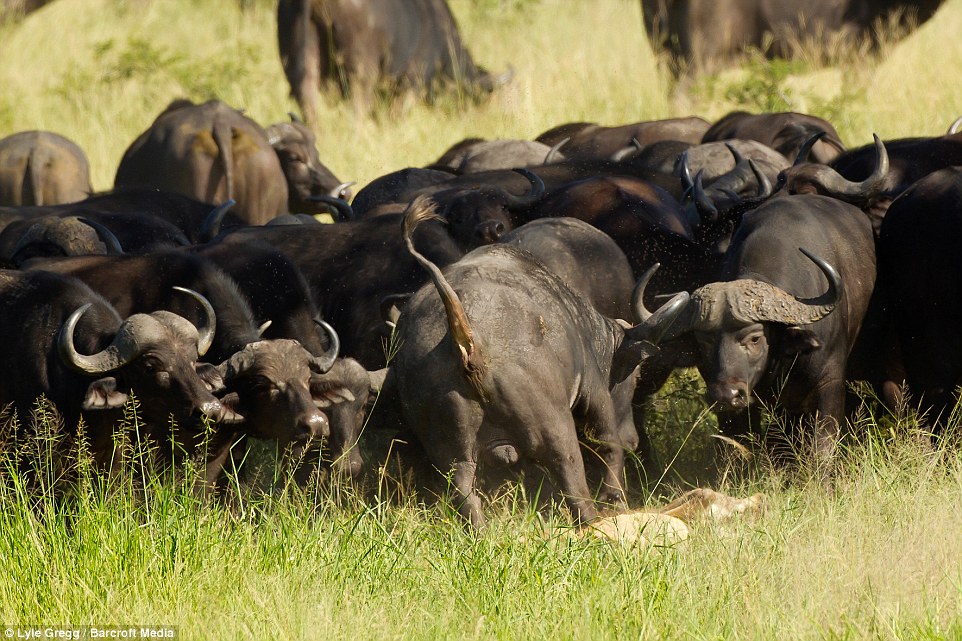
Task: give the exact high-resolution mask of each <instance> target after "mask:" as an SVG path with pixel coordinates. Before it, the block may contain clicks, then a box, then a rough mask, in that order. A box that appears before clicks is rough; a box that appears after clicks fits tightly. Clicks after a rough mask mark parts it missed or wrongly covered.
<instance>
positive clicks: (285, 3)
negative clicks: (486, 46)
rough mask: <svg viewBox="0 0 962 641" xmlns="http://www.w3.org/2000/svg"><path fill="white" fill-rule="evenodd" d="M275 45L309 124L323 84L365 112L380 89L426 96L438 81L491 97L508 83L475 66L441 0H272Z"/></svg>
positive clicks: (292, 89)
mask: <svg viewBox="0 0 962 641" xmlns="http://www.w3.org/2000/svg"><path fill="white" fill-rule="evenodd" d="M277 42H278V47H279V49H280V53H281V64H282V65H283V67H284V74H285V75H286V76H287V80H288V82H289V83H290V85H291V94H292V95H293V96H294V99H295V100H297V103H298V104H299V105H300V107H301V111H302V112H303V114H304V118H305V120H307V122H308V123H309V124H311V125H312V126H313V125H316V124H317V111H318V110H317V101H318V92H319V91H320V89H321V82H322V81H323V82H326V83H329V84H331V85H333V86H334V87H336V88H337V89H338V90H339V91H340V92H341V94H342V95H344V96H348V95H350V96H352V97H353V98H355V99H356V100H357V101H358V103H359V104H362V105H364V106H365V107H370V106H371V104H372V103H373V99H374V92H375V90H376V89H377V88H379V87H385V88H387V89H388V90H389V91H392V92H394V91H397V90H398V89H400V90H407V89H413V90H415V91H419V92H421V93H423V94H426V95H428V96H430V95H431V94H432V93H433V92H434V91H435V90H436V89H437V86H438V85H439V84H440V83H441V82H442V81H453V82H456V83H458V84H459V85H460V86H461V87H463V88H466V89H468V90H481V91H484V92H490V91H492V90H494V89H495V88H496V87H497V86H498V85H499V84H503V83H504V82H506V81H507V80H509V79H510V72H509V73H508V74H505V75H502V76H500V77H495V76H492V75H491V74H489V73H488V72H487V71H485V70H484V69H482V68H481V67H478V66H476V65H475V64H474V61H473V60H472V59H471V54H470V53H468V50H467V48H465V46H464V45H463V44H462V42H461V35H460V34H459V32H458V26H457V23H456V22H455V20H454V16H453V15H452V14H451V10H450V9H449V8H448V5H447V3H446V2H445V0H279V2H278V4H277Z"/></svg>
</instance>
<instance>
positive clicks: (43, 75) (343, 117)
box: [0, 0, 962, 189]
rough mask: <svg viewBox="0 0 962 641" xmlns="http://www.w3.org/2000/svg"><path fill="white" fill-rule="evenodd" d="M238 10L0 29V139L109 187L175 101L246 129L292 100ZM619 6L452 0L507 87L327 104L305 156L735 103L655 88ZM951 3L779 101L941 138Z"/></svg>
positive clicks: (270, 44) (664, 83) (274, 62)
mask: <svg viewBox="0 0 962 641" xmlns="http://www.w3.org/2000/svg"><path fill="white" fill-rule="evenodd" d="M250 4H251V6H250V7H249V8H248V9H247V10H246V11H242V10H241V8H240V3H238V2H237V1H236V0H194V1H187V0H57V1H56V2H54V3H52V4H50V5H48V6H47V7H45V8H43V9H41V10H40V11H38V12H36V13H34V14H32V15H30V16H29V17H27V18H26V19H25V20H23V21H22V22H20V23H17V24H14V25H8V26H5V27H0V87H3V91H2V92H0V135H7V134H10V133H13V132H16V131H21V130H25V129H35V128H40V129H50V130H53V131H58V132H60V133H63V134H65V135H67V136H69V137H71V138H73V139H75V140H76V141H77V142H78V143H79V144H80V145H81V146H82V147H83V148H84V149H85V150H86V151H87V153H88V155H89V156H90V158H91V163H92V165H93V181H94V186H95V188H97V189H107V188H109V187H110V185H111V183H112V181H113V175H114V172H115V170H116V166H117V163H118V161H119V159H120V157H121V155H122V154H123V151H124V149H125V148H126V147H127V145H128V144H130V142H131V141H132V140H133V139H134V137H136V135H137V134H138V133H139V132H140V131H142V130H143V129H144V128H146V126H147V125H148V124H149V123H150V122H151V120H152V119H153V118H154V116H155V115H156V114H157V113H158V112H159V111H160V110H161V109H163V107H164V106H166V104H167V103H168V102H169V101H170V100H173V99H174V98H177V97H181V96H188V97H191V98H193V99H195V100H204V99H207V98H211V97H218V98H221V99H223V100H225V101H226V102H228V103H230V104H232V105H235V106H237V107H244V108H245V109H247V111H248V113H249V114H250V115H251V116H252V117H253V118H255V119H256V120H258V121H259V122H261V123H264V124H267V123H269V122H273V121H277V120H282V119H285V118H286V117H287V116H286V114H287V112H288V111H290V110H293V109H295V108H296V106H295V104H294V103H293V102H292V101H291V100H290V99H289V97H288V86H287V83H286V81H285V79H284V76H283V73H282V70H281V67H280V63H279V60H278V54H277V46H276V42H275V30H274V11H273V3H271V2H267V1H263V0H261V1H256V2H253V3H250ZM639 4H640V3H638V2H637V1H635V0H595V1H593V2H574V1H572V0H532V1H531V2H508V1H506V0H505V1H501V2H497V1H494V0H492V1H489V2H477V3H473V2H469V1H468V0H454V1H453V2H452V5H453V8H454V10H455V13H456V15H457V17H458V19H459V22H460V24H461V27H462V31H463V32H464V36H465V39H466V41H467V42H468V43H469V46H470V48H471V50H472V51H473V53H474V57H475V59H476V60H477V61H478V62H479V63H480V64H483V65H485V66H487V67H488V68H491V69H495V70H498V69H503V68H505V67H506V66H507V65H509V64H511V65H513V66H514V67H515V70H516V74H515V79H514V81H513V83H512V84H511V85H509V86H508V87H506V88H504V89H502V90H501V91H499V92H498V93H497V94H496V95H494V96H493V97H492V98H491V99H490V100H487V101H484V102H482V103H480V104H474V103H472V102H466V103H459V101H458V99H457V98H456V97H452V98H449V99H447V100H445V101H442V103H441V104H439V105H436V106H435V107H433V108H432V107H427V106H425V105H423V104H421V103H419V102H417V101H415V100H413V99H406V100H401V101H399V102H398V103H397V104H395V105H394V106H393V107H391V108H385V109H382V110H380V111H379V112H378V116H377V117H376V118H371V117H370V116H369V115H367V114H360V113H357V112H356V111H355V109H354V108H353V107H352V106H351V105H348V104H343V103H340V102H339V101H337V100H334V99H329V100H328V101H327V102H326V103H325V105H324V107H323V110H322V114H321V116H322V117H321V122H322V126H321V128H320V131H319V132H318V134H319V147H320V150H321V154H322V157H323V158H325V159H326V160H327V162H328V164H329V165H330V166H331V167H332V168H333V169H334V170H335V172H336V173H337V174H338V175H339V176H341V177H342V178H344V179H345V180H347V179H357V180H358V181H359V182H360V183H361V184H364V183H365V182H367V181H369V180H371V179H372V178H374V177H376V176H378V175H381V174H383V173H386V172H388V171H391V170H394V169H397V168H400V167H404V166H411V165H422V164H425V163H427V162H430V161H431V160H433V159H434V158H436V157H437V156H438V155H439V154H440V153H441V152H442V151H443V150H444V149H445V148H447V147H448V146H449V145H450V144H452V143H454V142H456V141H458V140H460V139H461V138H463V137H467V136H480V137H486V138H493V137H518V138H530V137H533V136H535V135H537V134H538V133H540V132H541V131H544V130H545V129H547V128H549V127H552V126H554V125H556V124H560V123H562V122H568V121H574V120H589V121H597V122H601V123H605V124H618V123H623V122H631V121H636V120H643V119H652V118H663V117H668V116H676V115H688V114H691V113H694V114H699V115H702V116H704V117H708V118H716V117H718V116H721V115H723V114H724V113H725V112H726V111H728V110H729V109H731V108H734V107H737V106H739V105H738V104H736V103H734V102H732V100H731V99H730V97H728V96H726V92H725V91H724V87H725V86H726V85H725V83H729V84H730V83H741V82H745V79H744V77H743V76H740V75H739V72H733V73H731V74H727V75H726V76H725V78H724V80H722V81H720V82H721V83H722V84H721V85H720V86H721V89H719V88H718V86H719V85H717V83H716V85H714V86H715V89H714V90H705V87H704V83H696V84H695V86H694V87H693V88H692V89H693V90H692V91H685V92H683V91H675V92H671V91H670V89H669V85H670V82H669V80H668V78H667V76H666V75H665V74H664V73H661V72H659V69H658V67H657V65H656V62H655V59H654V57H653V55H652V53H651V51H650V49H649V48H648V46H647V42H646V40H645V37H644V34H643V30H642V28H641V16H640V9H639ZM960 29H962V0H950V1H949V2H947V3H946V5H945V6H944V7H943V9H942V10H941V11H940V12H939V14H938V15H937V16H936V19H935V20H933V21H931V22H930V23H928V24H926V25H924V26H923V27H922V28H921V29H920V30H919V31H918V32H917V33H915V34H913V35H912V36H910V37H909V38H908V39H906V40H905V41H904V42H902V43H900V44H898V45H896V46H894V47H893V48H892V49H891V51H890V52H889V54H890V55H889V56H888V58H887V59H886V60H885V61H884V62H882V63H881V64H877V63H876V62H875V61H873V60H857V61H851V63H850V64H849V65H846V66H843V67H837V68H824V69H817V70H814V71H812V70H809V69H806V70H804V71H803V72H801V73H798V74H795V75H790V76H789V77H788V78H787V79H785V80H784V86H785V87H788V88H789V94H790V97H791V99H792V106H793V107H795V108H797V109H799V110H811V111H815V112H816V113H823V114H825V115H829V116H833V120H834V121H835V122H837V123H838V125H837V126H838V127H839V128H840V129H841V132H842V135H843V138H845V140H846V141H847V142H848V143H850V144H862V143H864V142H866V141H868V140H869V139H870V136H871V132H872V131H878V132H880V133H882V134H883V135H885V136H889V137H894V136H907V135H922V134H931V133H937V132H940V131H943V130H944V129H945V127H946V126H947V124H948V123H949V122H951V121H952V120H953V119H954V118H955V117H956V116H957V115H958V114H959V113H962V87H960V86H959V85H958V83H956V82H954V74H951V73H950V72H951V70H953V69H957V68H959V65H960V62H962V41H960V40H959V39H958V38H957V37H955V34H957V33H959V31H960Z"/></svg>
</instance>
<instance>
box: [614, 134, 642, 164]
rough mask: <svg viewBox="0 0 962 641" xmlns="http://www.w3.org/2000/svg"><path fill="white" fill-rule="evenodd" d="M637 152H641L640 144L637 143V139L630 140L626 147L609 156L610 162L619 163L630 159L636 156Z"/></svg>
mask: <svg viewBox="0 0 962 641" xmlns="http://www.w3.org/2000/svg"><path fill="white" fill-rule="evenodd" d="M639 151H641V143H640V142H638V139H637V138H632V139H631V142H629V143H628V145H627V146H626V147H622V148H621V149H619V150H618V151H616V152H615V153H613V154H611V161H612V162H621V161H623V160H625V159H626V158H630V157H632V156H633V155H635V154H637V153H638V152H639Z"/></svg>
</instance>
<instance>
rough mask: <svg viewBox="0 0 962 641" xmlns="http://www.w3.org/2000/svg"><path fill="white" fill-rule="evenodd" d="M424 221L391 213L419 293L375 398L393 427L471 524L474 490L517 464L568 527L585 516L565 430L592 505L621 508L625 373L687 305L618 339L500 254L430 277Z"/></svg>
mask: <svg viewBox="0 0 962 641" xmlns="http://www.w3.org/2000/svg"><path fill="white" fill-rule="evenodd" d="M433 216H434V212H433V208H432V207H431V205H430V201H429V200H427V199H424V198H420V199H417V200H415V201H414V202H413V203H412V204H411V207H410V208H409V210H408V213H407V214H405V218H404V238H405V243H406V244H407V247H408V251H409V252H410V253H411V255H412V256H413V257H414V258H415V259H416V260H417V261H418V262H419V263H420V264H421V265H422V266H423V267H424V269H426V270H427V271H429V272H430V274H431V279H432V281H433V283H432V284H431V285H425V286H424V287H422V288H421V289H420V290H418V292H417V293H416V294H415V295H414V296H413V297H412V298H411V300H410V301H409V302H408V304H407V306H406V307H405V309H404V312H403V313H402V314H401V316H400V319H399V321H398V325H397V333H398V336H399V345H400V347H399V349H398V352H397V355H396V356H395V358H394V360H393V361H392V362H391V366H390V368H389V370H388V373H387V378H386V380H385V384H384V388H383V389H382V394H387V395H389V396H391V395H396V398H397V402H398V403H399V405H400V408H401V414H402V419H403V423H404V424H405V425H406V426H407V427H408V428H409V429H410V430H412V431H413V432H414V434H415V435H416V436H417V438H418V440H419V442H420V443H421V445H422V446H423V447H424V448H425V450H426V452H427V455H428V457H429V458H430V460H431V462H432V463H433V465H434V466H435V467H436V468H437V469H438V470H439V471H441V472H442V473H445V474H446V473H448V472H450V473H451V474H452V476H451V482H452V486H453V491H454V494H455V496H456V499H457V508H458V511H459V512H460V514H461V515H462V516H463V517H464V518H465V519H466V520H467V521H468V522H470V523H471V524H473V525H475V526H481V525H483V523H484V517H483V516H482V514H481V501H480V498H479V496H478V494H477V493H476V490H475V488H476V482H481V480H482V479H483V478H484V477H485V475H486V473H487V472H490V471H492V470H499V469H501V470H503V469H504V468H511V469H512V470H517V469H518V468H519V467H521V468H524V467H529V466H530V464H531V463H538V464H540V465H541V466H543V468H544V469H545V470H546V471H547V472H548V473H549V475H550V477H551V478H552V480H553V482H554V484H555V485H556V486H557V487H558V488H559V489H560V492H561V494H562V495H563V497H564V499H565V502H566V504H567V505H568V507H569V509H570V510H571V513H572V515H573V517H574V519H575V520H576V521H577V522H579V523H586V522H588V521H590V520H592V519H593V518H594V517H595V516H596V515H597V510H596V508H595V505H594V502H593V501H592V495H591V493H590V491H589V488H588V484H587V480H586V477H585V465H584V461H583V458H582V453H581V451H580V447H579V442H578V434H579V432H578V428H579V427H580V428H581V429H582V433H583V434H584V435H585V438H586V439H587V440H588V441H589V442H590V443H591V444H592V447H594V448H595V451H596V452H597V454H598V456H599V457H600V458H601V459H602V460H603V461H604V463H605V465H606V473H605V478H604V489H603V491H602V493H601V495H600V497H599V499H600V500H602V501H611V500H614V501H619V500H621V499H622V498H623V497H622V490H621V480H620V475H621V472H622V469H623V465H624V451H623V449H624V448H625V447H633V444H627V443H622V442H621V434H622V432H620V431H619V429H620V425H621V423H622V422H623V421H630V420H631V419H630V416H631V411H630V410H631V403H630V399H631V391H632V390H633V388H634V385H635V374H636V372H637V368H638V365H639V363H640V362H642V361H643V360H644V359H645V358H646V356H647V354H648V353H649V352H650V351H651V350H653V349H655V348H654V345H653V343H657V341H658V337H659V336H660V334H661V333H662V332H663V331H664V330H665V328H666V326H667V325H668V324H669V323H670V322H671V321H672V320H674V318H675V317H676V316H677V313H678V312H679V310H680V309H681V308H682V307H683V305H684V303H685V302H686V299H687V295H685V294H681V295H679V296H678V297H676V298H675V299H673V300H672V301H671V302H670V303H668V304H666V307H665V308H664V309H663V310H660V311H659V313H656V314H655V315H654V316H652V317H649V318H647V320H645V321H643V322H640V323H639V324H637V325H635V326H634V327H630V328H627V329H626V328H625V326H624V325H622V324H620V323H618V322H616V321H614V320H611V319H608V318H606V317H604V316H602V315H601V314H599V313H598V312H597V311H595V309H594V308H593V307H592V306H591V305H590V304H589V303H587V302H586V301H585V300H584V299H582V298H581V297H580V296H578V295H577V294H574V293H573V292H572V291H571V290H570V289H569V288H568V287H566V286H565V285H564V283H562V282H561V281H560V280H559V279H558V278H557V277H556V276H554V275H553V274H551V273H550V272H548V271H547V270H546V269H545V267H544V266H543V265H542V264H541V263H540V262H538V261H537V260H536V259H534V258H533V257H531V255H530V254H527V253H525V252H523V251H519V250H517V249H515V248H513V247H509V246H506V245H490V246H486V247H482V248H479V249H477V250H475V251H473V252H472V253H470V254H468V255H467V256H465V257H464V258H462V259H461V260H460V261H458V262H457V263H455V264H453V265H451V266H449V267H448V268H447V269H445V270H444V272H442V271H441V270H440V269H438V267H437V266H435V265H434V264H433V263H432V262H431V261H430V260H428V259H426V258H425V257H424V256H422V255H421V254H419V253H418V252H417V250H416V249H415V248H414V245H413V244H412V241H411V234H412V232H413V230H414V229H415V228H416V227H417V225H418V224H419V223H420V222H422V221H424V220H429V219H431V218H432V217H433ZM649 341H650V342H649Z"/></svg>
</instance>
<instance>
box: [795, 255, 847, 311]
mask: <svg viewBox="0 0 962 641" xmlns="http://www.w3.org/2000/svg"><path fill="white" fill-rule="evenodd" d="M798 251H800V252H802V253H803V254H805V256H806V258H808V259H809V260H810V261H812V262H813V263H815V265H816V266H817V267H818V268H819V269H820V270H822V273H823V274H825V278H826V279H828V291H827V292H825V293H824V294H822V295H821V296H819V297H818V298H814V299H811V300H804V299H801V298H798V297H796V300H798V301H799V302H801V303H805V304H806V305H823V306H829V307H835V305H837V304H838V301H839V299H841V297H842V277H841V276H839V275H838V271H837V270H836V269H835V268H834V267H832V265H831V264H830V263H829V262H828V261H825V260H823V259H822V258H820V257H818V256H816V255H815V254H813V253H812V252H810V251H808V250H807V249H805V248H804V247H799V248H798ZM829 311H831V310H829Z"/></svg>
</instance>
